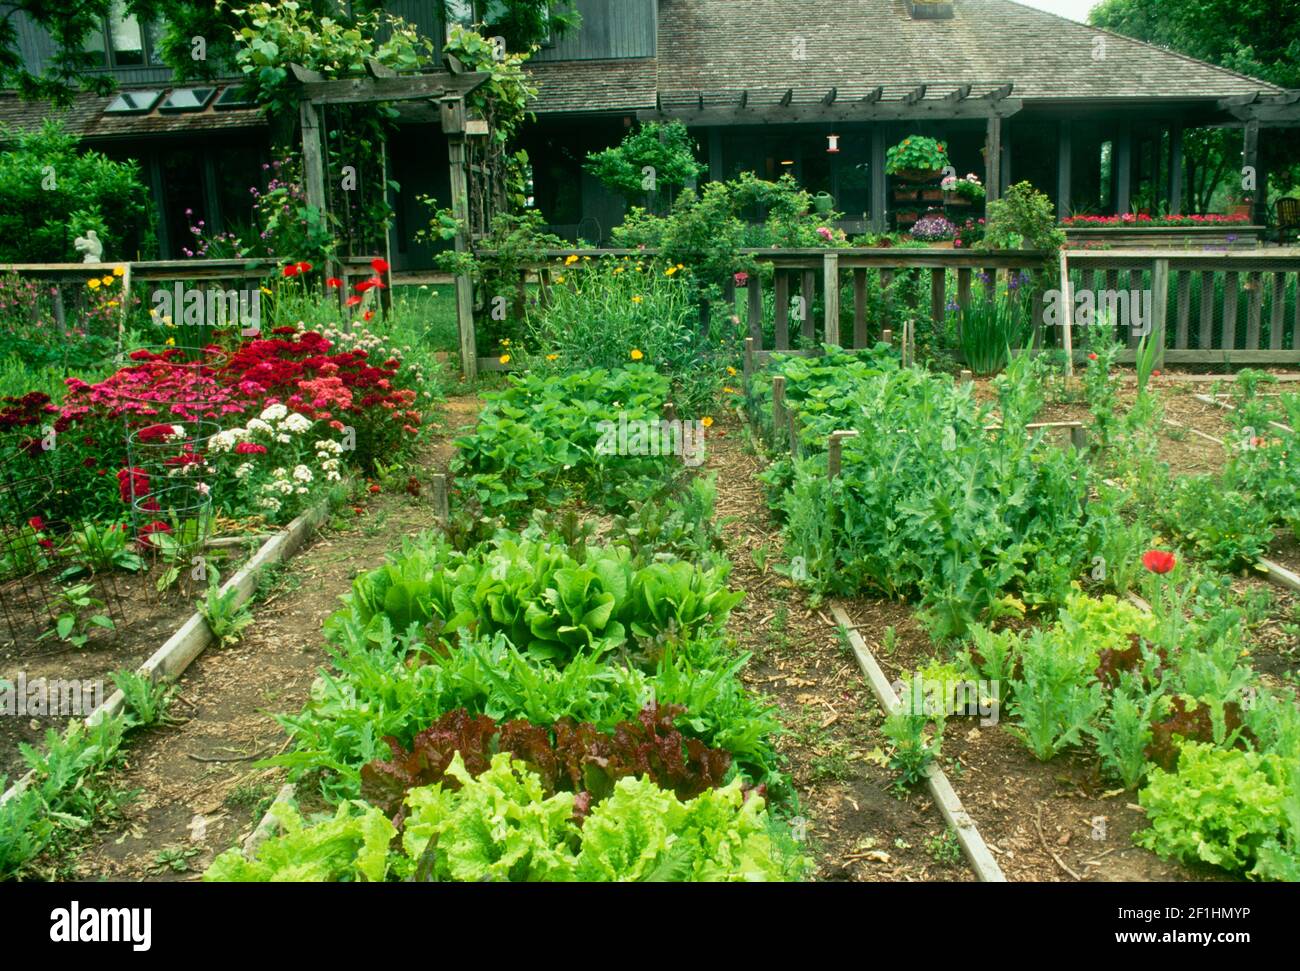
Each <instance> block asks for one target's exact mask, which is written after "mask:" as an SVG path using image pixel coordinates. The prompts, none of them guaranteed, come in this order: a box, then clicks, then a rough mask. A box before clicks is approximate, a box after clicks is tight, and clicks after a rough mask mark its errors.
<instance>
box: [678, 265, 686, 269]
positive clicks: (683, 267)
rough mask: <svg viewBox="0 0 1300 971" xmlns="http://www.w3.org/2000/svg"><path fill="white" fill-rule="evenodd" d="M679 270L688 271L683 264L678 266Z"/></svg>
mask: <svg viewBox="0 0 1300 971" xmlns="http://www.w3.org/2000/svg"><path fill="white" fill-rule="evenodd" d="M677 269H679V270H684V269H686V267H685V266H683V265H682V264H681V263H678V264H677Z"/></svg>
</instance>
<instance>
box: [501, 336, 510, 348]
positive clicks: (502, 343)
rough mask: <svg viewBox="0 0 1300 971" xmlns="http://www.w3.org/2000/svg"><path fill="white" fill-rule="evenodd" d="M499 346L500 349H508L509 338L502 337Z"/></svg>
mask: <svg viewBox="0 0 1300 971" xmlns="http://www.w3.org/2000/svg"><path fill="white" fill-rule="evenodd" d="M501 346H502V347H509V346H510V338H509V337H504V338H502V340H501Z"/></svg>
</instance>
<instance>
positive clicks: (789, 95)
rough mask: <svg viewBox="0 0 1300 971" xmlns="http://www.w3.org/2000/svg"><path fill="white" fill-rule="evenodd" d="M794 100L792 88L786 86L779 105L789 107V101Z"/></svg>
mask: <svg viewBox="0 0 1300 971" xmlns="http://www.w3.org/2000/svg"><path fill="white" fill-rule="evenodd" d="M793 100H794V88H786V89H785V94H783V95H781V107H782V108H789V107H790V102H791V101H793Z"/></svg>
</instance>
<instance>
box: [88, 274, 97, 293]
mask: <svg viewBox="0 0 1300 971" xmlns="http://www.w3.org/2000/svg"><path fill="white" fill-rule="evenodd" d="M86 286H88V287H90V289H92V290H98V289H99V277H95V278H94V279H91V280H87V281H86Z"/></svg>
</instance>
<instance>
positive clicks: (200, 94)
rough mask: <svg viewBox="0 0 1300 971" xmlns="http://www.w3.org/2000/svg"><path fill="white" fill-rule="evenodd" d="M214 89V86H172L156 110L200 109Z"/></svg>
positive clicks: (169, 112) (177, 111)
mask: <svg viewBox="0 0 1300 971" xmlns="http://www.w3.org/2000/svg"><path fill="white" fill-rule="evenodd" d="M216 91H217V89H216V88H173V89H172V91H171V93H170V94H168V95H167V99H166V100H165V101H164V102H163V103H162V104H160V105H159V106H158V110H159V111H163V112H167V113H168V114H180V113H181V112H184V111H202V110H203V109H204V108H205V107H207V104H208V102H209V101H211V100H212V96H213V95H214V94H216Z"/></svg>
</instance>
